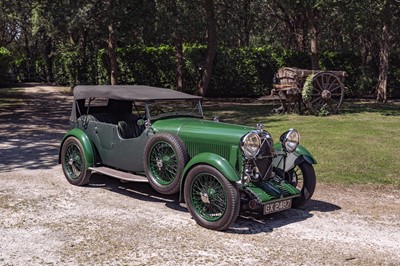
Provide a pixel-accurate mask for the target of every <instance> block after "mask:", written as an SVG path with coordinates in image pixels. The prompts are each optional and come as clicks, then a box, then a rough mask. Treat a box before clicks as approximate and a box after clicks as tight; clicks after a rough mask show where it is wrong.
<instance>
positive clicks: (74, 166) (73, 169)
mask: <svg viewBox="0 0 400 266" xmlns="http://www.w3.org/2000/svg"><path fill="white" fill-rule="evenodd" d="M82 161H83V160H82V154H81V152H80V150H79V148H78V146H77V145H76V144H74V143H72V144H70V145H69V146H68V147H67V150H66V152H65V159H64V164H65V168H66V172H67V174H68V176H69V178H71V179H77V178H79V176H80V175H81V173H82V165H83V162H82Z"/></svg>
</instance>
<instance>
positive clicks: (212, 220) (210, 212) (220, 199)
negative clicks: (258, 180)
mask: <svg viewBox="0 0 400 266" xmlns="http://www.w3.org/2000/svg"><path fill="white" fill-rule="evenodd" d="M184 196H185V201H186V204H187V208H188V210H189V212H190V214H191V215H192V217H193V218H194V219H195V221H196V223H197V224H199V225H201V226H203V227H205V228H208V229H212V230H225V229H227V228H228V227H229V226H230V225H231V224H232V223H234V222H235V220H236V218H237V216H238V214H239V211H240V196H239V192H238V190H237V189H236V188H235V187H234V186H233V185H232V184H231V183H230V182H229V181H228V180H227V179H226V178H225V176H223V175H222V174H221V173H220V172H219V171H218V170H216V169H215V168H213V167H211V166H209V165H198V166H195V167H194V168H193V169H191V170H190V172H189V173H188V176H187V178H186V181H185V186H184Z"/></svg>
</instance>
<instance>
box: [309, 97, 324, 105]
mask: <svg viewBox="0 0 400 266" xmlns="http://www.w3.org/2000/svg"><path fill="white" fill-rule="evenodd" d="M318 102H323V100H322V97H318V98H316V99H315V100H313V101H312V102H311V104H315V103H318Z"/></svg>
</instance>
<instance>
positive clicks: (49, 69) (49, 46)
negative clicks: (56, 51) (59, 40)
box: [44, 37, 54, 83]
mask: <svg viewBox="0 0 400 266" xmlns="http://www.w3.org/2000/svg"><path fill="white" fill-rule="evenodd" d="M52 50H53V40H52V39H51V38H50V37H47V38H46V48H45V54H44V58H45V59H46V60H45V61H46V81H47V83H51V82H52V81H53V80H54V75H53V60H52V58H51V52H52Z"/></svg>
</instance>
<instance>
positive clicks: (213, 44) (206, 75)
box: [196, 0, 217, 96]
mask: <svg viewBox="0 0 400 266" xmlns="http://www.w3.org/2000/svg"><path fill="white" fill-rule="evenodd" d="M204 4H205V10H206V17H207V18H206V19H207V54H206V58H205V60H204V65H203V68H202V77H201V79H200V82H199V85H198V87H197V91H196V94H197V95H200V96H205V95H206V93H207V90H208V87H209V85H210V81H211V74H212V68H213V63H214V59H215V54H216V53H217V22H216V20H215V13H214V0H205V1H204Z"/></svg>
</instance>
